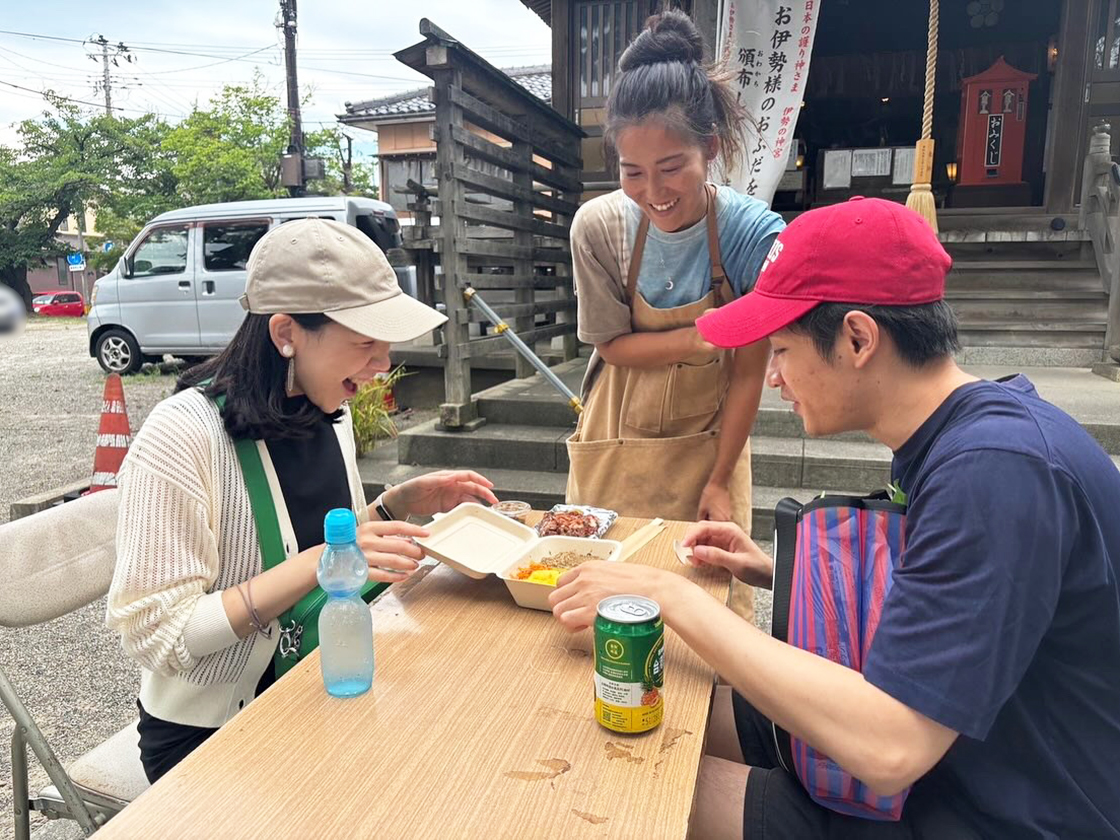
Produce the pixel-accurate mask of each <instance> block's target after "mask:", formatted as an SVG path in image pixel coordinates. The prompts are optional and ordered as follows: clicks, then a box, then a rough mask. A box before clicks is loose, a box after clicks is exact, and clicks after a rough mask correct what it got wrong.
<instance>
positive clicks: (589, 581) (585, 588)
mask: <svg viewBox="0 0 1120 840" xmlns="http://www.w3.org/2000/svg"><path fill="white" fill-rule="evenodd" d="M689 585H691V584H689V583H688V582H687V581H685V580H684V579H682V578H681V577H680V575H675V574H673V573H671V572H666V571H664V570H663V569H654V568H650V567H649V566H641V565H638V564H634V563H617V562H615V563H609V562H606V561H602V560H596V561H594V562H591V563H584V564H583V565H581V566H577V567H576V568H574V569H572V570H571V571H568V572H565V573H564V574H563V575H561V576H560V579H559V580H558V581H556V591H555V592H553V593H552V594H551V595H549V596H548V603H549V606H551V607H552V614H553V615H554V616H556V618H557V620H558V621H559V622H560V623H561V624H563V625H564V627H565V629H567V630H569V631H571V632H572V633H575V632H576V631H577V630H583V629H584V628H586V627H590V626H591V625H592V624H594V623H595V616H596V614H597V613H596V610H597V608H598V606H599V602H600V601H602V600H603V599H604V598H609V597H611V596H612V595H644V596H645V597H647V598H652V599H653V600H655V601H657V602H658V603H659V604H660V603H661V601H662V598H663V597H664V595H665V593H666V591H667V588H668V587H671V586H689Z"/></svg>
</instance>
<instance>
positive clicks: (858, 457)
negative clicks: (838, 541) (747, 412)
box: [751, 436, 891, 492]
mask: <svg viewBox="0 0 1120 840" xmlns="http://www.w3.org/2000/svg"><path fill="white" fill-rule="evenodd" d="M890 467H891V452H890V450H889V449H887V447H885V446H883V445H882V444H879V443H862V442H856V441H844V440H809V439H805V438H781V437H773V438H772V437H765V436H756V437H753V438H752V439H751V472H752V480H753V483H754V485H755V486H756V487H758V486H762V487H810V488H813V487H816V488H828V489H830V490H831V489H847V488H851V487H866V488H867V489H866V490H865V491H864V492H872V491H874V490H878V489H880V488H882V487H885V486H886V485H887V483H888V482H889V481H890V480H891V476H890Z"/></svg>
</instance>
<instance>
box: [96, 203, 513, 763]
mask: <svg viewBox="0 0 1120 840" xmlns="http://www.w3.org/2000/svg"><path fill="white" fill-rule="evenodd" d="M241 302H242V305H243V306H244V307H245V309H247V310H248V315H247V316H246V318H245V321H244V322H243V323H242V325H241V328H240V329H239V330H238V332H237V334H236V335H235V336H234V338H233V341H232V342H231V343H230V344H229V346H228V347H227V348H226V349H225V351H224V352H223V353H222V354H221V355H219V356H217V357H216V358H214V359H211V360H210V361H208V362H206V363H205V364H203V365H200V366H199V367H197V368H194V369H192V370H190V371H187V372H186V373H185V374H184V375H183V376H182V377H181V379H180V380H179V386H178V389H177V393H176V394H175V395H174V396H172V397H169V398H168V399H166V400H164V401H163V402H161V403H160V404H159V405H158V406H156V408H155V409H154V410H153V411H152V413H151V415H149V417H148V419H147V420H146V421H145V423H144V425H143V427H142V428H141V430H140V432H139V433H138V434H137V436H136V439H135V441H134V442H133V444H132V447H131V449H130V450H129V454H128V456H127V458H126V460H125V464H124V467H123V469H122V473H121V477H120V492H121V508H120V518H119V523H118V537H117V550H118V560H117V568H116V573H115V574H114V577H113V584H112V587H111V589H110V592H109V603H108V610H107V618H106V621H107V623H108V625H109V627H111V628H113V629H115V630H117V631H118V632H119V633H120V634H121V639H122V644H123V647H124V650H125V652H126V653H128V654H129V655H130V656H131V657H132V658H133V659H135V660H136V661H137V662H139V663H140V665H141V666H142V667H143V674H142V678H141V685H140V697H139V699H138V705H139V706H140V727H139V728H140V752H141V759H142V761H143V764H144V770H145V772H146V774H147V775H148V778H149V779H150V780H151V781H155V780H156V779H157V778H159V777H160V776H162V775H163V774H164V773H165V772H167V770H169V769H170V768H171V767H172V766H174V764H175V763H177V762H178V761H179V760H180V759H181V758H183V757H184V756H185V755H186V754H187V753H189V752H190V751H191V750H192V749H194V748H195V747H196V746H197V745H198V744H199V743H201V742H202V741H203V740H205V739H206V738H207V737H209V735H210V734H212V733H213V732H214V731H215V730H216V729H217V728H218V727H220V726H221V725H222V724H224V723H225V722H226V721H228V720H229V719H230V718H232V717H233V716H234V715H235V714H236V713H237V712H238V710H240V709H241V708H243V707H244V706H245V704H246V703H248V702H250V701H251V700H252V699H253V698H254V697H255V696H256V695H258V694H260V693H261V692H262V691H263V690H264V689H265V688H267V687H268V686H269V685H271V683H272V682H273V681H274V680H275V679H276V677H277V674H278V673H279V674H282V673H283V672H284V671H286V670H287V668H288V667H290V665H291V663H292V662H294V661H295V660H296V659H298V658H299V657H301V656H303V655H306V654H307V653H309V649H305V648H310V645H306V644H302V632H303V628H311V627H313V626H314V625H315V623H316V621H317V608H315V607H314V606H312V608H311V612H310V613H308V611H307V609H306V608H304V606H303V605H306V604H312V605H314V604H315V603H316V599H315V597H314V595H313V593H316V592H317V591H318V590H317V584H316V577H315V572H316V565H317V563H318V559H319V555H320V554H321V552H322V549H323V545H322V544H323V517H324V515H325V514H326V512H327V511H328V510H330V509H332V508H337V507H343V508H350V509H351V510H353V511H354V513H355V515H356V516H357V519H358V523H359V527H358V542H359V544H360V546H361V548H362V550H363V551H364V553H365V555H366V559H367V560H368V562H369V567H370V570H369V578H370V581H371V582H383V583H385V584H388V583H394V582H397V581H401V580H404V579H405V578H407V577H408V576H409V575H410V574H411V573H412V572H413V571H414V570H415V569H416V568H417V561H418V560H419V559H420V558H421V552H420V549H419V548H418V547H417V546H416V545H414V544H413V543H412V542H411V540H410V538H412V537H419V536H424V535H426V532H425V531H424V529H423V528H420V527H418V526H416V525H412V524H409V523H407V522H404V521H400V520H404V519H406V518H407V517H409V516H411V515H425V514H433V513H437V512H440V511H445V510H448V509H450V508H452V507H454V506H455V505H457V504H459V503H460V502H462V501H468V500H475V499H478V500H483V501H486V502H491V503H493V502H496V501H497V500H496V499H495V497H494V494H493V493H492V492H491V487H492V485H491V483H490V482H489V481H487V480H486V479H485V478H483V477H482V476H480V475H478V474H476V473H473V472H468V471H460V472H439V473H433V474H430V475H426V476H421V477H419V478H415V479H412V480H410V481H406V482H404V483H402V484H399V485H397V486H395V487H392V488H391V489H389V490H387V491H386V492H385V493H383V494H382V495H381V496H379V497H378V498H377V499H376V500H375V501H374V502H373V504H370V505H367V502H366V499H365V494H364V491H363V489H362V481H361V477H360V476H359V474H358V468H357V462H356V454H355V447H354V437H353V430H352V426H351V420H350V414H349V411H348V409H347V407H346V405H345V403H346V400H347V399H349V398H350V397H353V396H354V395H355V394H356V393H357V391H358V389H359V388H360V387H361V386H362V385H363V384H365V383H366V382H369V381H370V380H371V379H373V377H374V376H375V375H376V374H378V373H382V372H384V371H387V370H389V366H390V362H389V345H390V344H391V343H392V342H399V341H408V340H410V339H414V338H417V337H419V336H421V335H423V334H424V333H426V332H429V331H430V330H432V329H434V328H435V327H437V326H439V325H440V324H441V323H443V321H444V320H445V318H444V316H443V315H441V314H439V313H438V312H436V311H435V310H433V309H430V308H429V307H427V306H425V305H423V304H421V303H419V302H417V301H415V300H413V299H412V298H410V297H408V296H407V295H405V294H403V293H402V292H401V289H400V287H399V286H398V285H397V281H396V277H395V275H394V273H393V270H392V269H391V268H390V266H389V264H388V262H387V261H386V260H385V256H384V255H383V254H382V253H381V251H380V250H379V249H378V248H377V246H376V245H374V244H373V242H372V241H370V239H369V238H368V237H366V236H365V235H364V234H363V233H361V232H360V231H358V230H357V229H355V228H353V227H351V226H349V225H344V224H340V223H338V222H334V221H329V220H323V219H301V220H298V221H293V222H288V223H286V224H283V225H281V226H280V227H277V228H275V229H273V230H271V231H270V232H269V233H267V234H266V235H265V236H264V237H262V238H261V240H260V242H258V243H257V245H256V247H255V248H254V249H253V253H252V256H251V257H250V259H249V265H248V282H247V285H246V290H245V295H244V296H243V297H242V299H241ZM262 499H264V501H262ZM309 632H310V631H309Z"/></svg>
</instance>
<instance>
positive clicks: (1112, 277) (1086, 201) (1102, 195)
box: [1081, 123, 1120, 363]
mask: <svg viewBox="0 0 1120 840" xmlns="http://www.w3.org/2000/svg"><path fill="white" fill-rule="evenodd" d="M1109 129H1110V126H1109V125H1108V124H1107V123H1101V124H1099V125H1097V126H1096V127H1095V128H1094V130H1093V135H1092V137H1091V139H1090V141H1089V154H1088V156H1087V157H1086V160H1085V171H1084V175H1083V180H1082V186H1081V226H1082V227H1083V228H1084V229H1085V230H1087V231H1088V232H1089V236H1090V238H1091V239H1092V242H1093V252H1094V256H1095V257H1096V261H1097V268H1098V270H1099V271H1100V275H1101V283H1102V285H1103V286H1104V291H1105V294H1107V295H1108V321H1107V325H1106V327H1105V341H1104V353H1103V359H1102V361H1104V362H1106V363H1108V362H1120V166H1117V164H1116V163H1114V162H1113V160H1112V155H1111V149H1110V147H1111V136H1110V130H1109Z"/></svg>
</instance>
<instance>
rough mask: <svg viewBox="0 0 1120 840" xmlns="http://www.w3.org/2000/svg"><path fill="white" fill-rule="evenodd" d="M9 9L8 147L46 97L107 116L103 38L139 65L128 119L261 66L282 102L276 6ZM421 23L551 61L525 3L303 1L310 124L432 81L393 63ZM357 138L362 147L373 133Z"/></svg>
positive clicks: (4, 138)
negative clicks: (99, 39)
mask: <svg viewBox="0 0 1120 840" xmlns="http://www.w3.org/2000/svg"><path fill="white" fill-rule="evenodd" d="M2 5H3V7H4V14H3V15H2V16H0V30H4V31H3V32H0V143H13V142H14V141H15V140H16V135H15V132H14V130H13V128H12V125H13V123H17V122H19V121H20V120H23V119H27V118H29V117H35V116H37V115H38V114H40V113H41V112H42V110H43V106H44V102H43V99H42V97H41V96H40V95H39V93H38V91H41V90H43V89H52V90H54V91H55V92H56V93H59V94H62V95H64V96H67V97H71V98H72V99H76V100H81V101H83V102H88V103H92V104H93V105H96V104H100V105H101V108H102V109H103V108H104V95H103V94H102V93H101V91H100V89H99V84H100V81H101V75H102V73H101V69H102V64H101V59H100V54H101V48H100V47H99V46H94V45H91V44H89V43H86V42H87V41H88V40H90V39H91V38H92V37H96V36H98V35H104V36H105V38H107V39H108V40H109V41H110V42H111V43H112V44H113V45H116V44H118V43H121V42H123V43H124V45H125V46H126V47H128V49H129V54H130V55H132V56H133V59H134V60H133V61H132V62H131V63H129V62H127V61H125V60H123V59H121V58H118V61H117V63H118V65H119V66H116V67H112V68H111V69H112V80H111V92H112V100H113V106H114V109H116V108H118V107H119V108H120V113H121V114H123V115H129V116H136V115H138V114H139V113H142V112H147V111H155V112H156V113H159V114H161V115H163V116H165V117H167V118H168V119H171V120H175V119H178V118H180V117H181V116H183V115H184V114H186V113H188V112H189V110H190V108H191V104H192V103H193V102H195V101H198V102H200V103H203V104H205V102H206V101H207V100H208V99H209V98H210V97H211V96H212V95H213V94H215V93H216V92H218V91H219V90H221V87H222V85H223V84H227V83H237V82H247V81H249V80H251V79H252V76H253V73H254V72H255V71H257V70H259V71H260V72H261V73H262V74H263V76H264V79H265V82H266V84H267V86H268V88H269V89H270V90H271V91H273V92H274V93H275V94H277V95H279V96H280V97H281V101H284V100H283V97H284V61H283V50H282V43H283V40H282V37H281V35H280V32H279V30H277V29H276V27H275V23H276V19H277V16H278V8H279V2H278V0H222V1H221V2H219V0H192V2H188V3H184V2H181V1H180V2H167V0H144V2H141V1H140V0H115V2H98V3H91V2H89V0H85V2H74V0H49V2H17V0H3V3H2ZM423 17H427V18H430V19H431V20H432V21H433V22H434V23H436V24H438V25H439V26H440V27H442V28H443V29H444V30H446V31H447V32H449V33H450V34H452V35H453V36H455V37H456V38H458V39H459V40H460V41H462V42H463V43H464V44H466V45H467V46H469V47H470V48H471V49H473V50H474V51H475V52H477V53H480V54H481V55H482V56H483V57H484V58H486V59H487V60H489V61H490V62H491V63H493V64H495V65H497V66H498V67H503V68H507V67H517V66H524V65H532V64H545V63H548V62H549V57H550V56H549V54H550V38H551V35H550V32H549V29H548V27H547V26H545V24H544V23H543V22H542V21H541V20H540V18H538V17H537V16H536V15H535V14H533V13H532V12H530V11H529V10H528V9H526V8H525V7H524V6H523V5H522V4H521V2H520V0H367V2H364V3H355V2H345V0H302V2H300V3H299V27H298V28H299V39H298V44H297V46H298V50H297V55H298V59H299V83H300V88H301V90H303V91H305V92H307V91H310V92H311V94H312V97H313V99H312V103H311V105H310V106H309V107H307V108H306V109H305V111H304V120H305V125H307V127H308V128H318V127H319V126H320V124H333V123H334V121H335V120H334V115H335V114H338V113H341V112H342V111H343V103H344V102H347V101H352V102H358V101H361V100H364V99H370V98H374V97H378V96H387V95H389V94H392V93H396V92H399V91H403V90H408V89H410V88H416V87H420V86H425V85H426V84H428V80H427V78H426V77H424V76H421V75H419V74H417V73H414V72H413V71H411V70H409V69H408V68H406V67H405V66H404V65H403V64H401V63H400V62H398V61H397V60H396V59H394V58H393V56H392V53H393V52H395V51H396V50H399V49H402V48H403V47H406V46H409V45H410V44H413V43H416V42H417V41H418V40H420V36H419V29H418V27H419V23H420V19H421V18H423ZM12 33H22V34H12ZM27 36H36V37H27ZM53 39H58V40H53ZM111 52H113V53H115V52H116V50H112V51H111ZM90 55H94V56H95V57H96V59H97V60H96V61H94V60H93V59H91V58H90V57H89V56H90ZM12 85H16V86H18V87H12ZM83 107H86V106H83ZM90 109H91V110H92V105H91V106H90ZM354 133H355V135H356V137H355V139H358V137H357V135H362V136H363V137H364V138H369V137H370V136H371V135H368V134H366V133H365V132H362V131H360V130H355V132H354ZM362 148H365V149H367V150H368V149H370V148H372V147H370V146H368V145H367V144H365V143H363V144H362Z"/></svg>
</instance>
